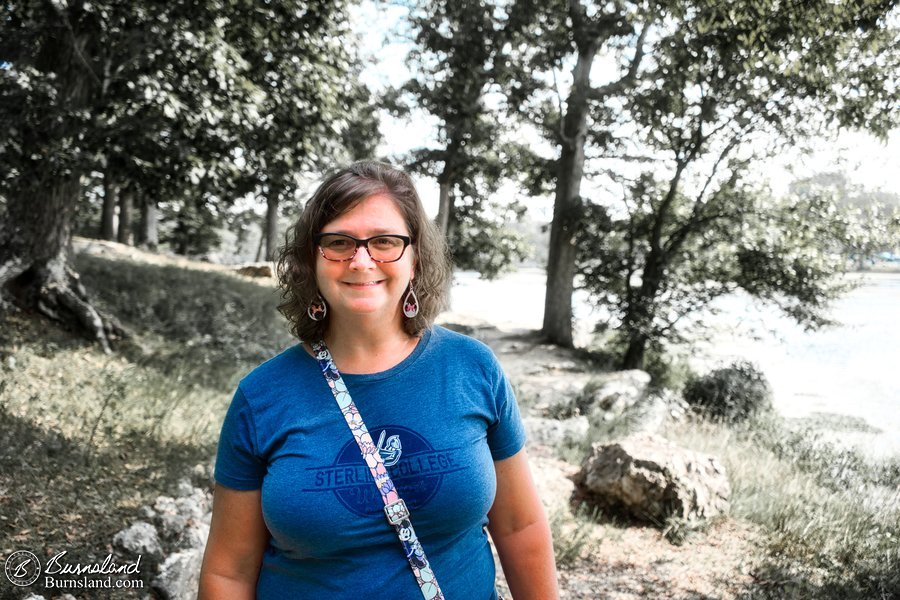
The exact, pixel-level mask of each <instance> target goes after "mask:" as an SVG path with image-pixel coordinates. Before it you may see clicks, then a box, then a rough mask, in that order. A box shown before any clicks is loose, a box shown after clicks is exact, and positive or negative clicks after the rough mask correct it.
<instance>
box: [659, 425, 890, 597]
mask: <svg viewBox="0 0 900 600" xmlns="http://www.w3.org/2000/svg"><path fill="white" fill-rule="evenodd" d="M667 437H669V438H670V439H672V440H673V441H675V442H676V443H678V444H679V445H683V446H685V447H689V448H692V449H695V450H698V451H702V452H706V453H709V454H712V455H715V456H717V457H719V459H720V460H721V461H722V462H723V463H724V465H725V467H726V469H727V471H728V475H729V479H730V481H731V485H732V510H731V514H732V516H733V517H736V518H740V519H745V520H747V521H750V522H752V523H756V524H758V525H760V526H762V528H763V530H764V531H765V532H766V535H767V548H765V552H764V556H763V561H762V563H761V566H760V568H759V569H758V571H757V573H756V577H757V581H758V586H757V588H756V589H755V590H753V593H752V597H755V598H798V599H799V598H822V599H832V598H833V599H835V600H838V599H841V600H847V599H860V600H862V599H864V598H865V599H870V598H897V597H900V477H898V470H897V468H898V465H897V461H896V460H894V461H891V462H887V463H883V464H875V463H870V462H867V461H865V460H863V459H861V458H860V457H859V456H858V455H856V454H854V453H853V452H851V451H849V450H837V449H834V448H833V447H831V446H828V445H825V444H822V443H821V442H820V440H819V439H818V437H817V436H816V435H815V434H813V433H811V432H803V431H801V432H796V431H794V432H792V431H788V430H786V429H785V428H784V426H783V424H782V423H781V422H780V421H779V420H778V419H776V418H773V417H768V418H763V419H760V420H757V421H755V422H753V423H751V424H749V425H747V426H745V427H743V428H735V427H732V428H729V427H726V426H724V425H716V424H709V423H703V422H692V423H688V424H683V425H680V426H677V427H675V428H673V429H671V430H670V431H668V432H667Z"/></svg>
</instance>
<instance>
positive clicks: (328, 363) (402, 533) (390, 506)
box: [312, 340, 444, 600]
mask: <svg viewBox="0 0 900 600" xmlns="http://www.w3.org/2000/svg"><path fill="white" fill-rule="evenodd" d="M312 348H313V351H314V352H315V353H316V360H317V361H318V362H319V367H320V368H321V369H322V374H323V375H324V376H325V381H327V382H328V387H329V388H330V389H331V393H332V394H334V399H335V400H336V401H337V404H338V407H339V408H340V409H341V413H342V414H343V415H344V420H345V421H346V422H347V425H348V426H349V427H350V432H351V433H352V434H353V438H354V439H355V440H356V444H357V445H358V446H359V451H360V453H362V458H363V460H364V461H365V463H366V466H367V467H368V468H369V473H371V474H372V479H374V480H375V486H376V487H377V488H378V492H379V493H380V494H381V499H382V500H383V501H384V513H385V515H386V516H387V520H388V522H389V523H390V524H391V525H392V526H393V527H394V530H395V531H396V532H397V537H398V538H400V543H401V544H402V545H403V551H404V553H405V554H406V559H407V560H408V561H409V566H410V568H411V569H412V572H413V575H414V576H415V578H416V582H417V583H418V584H419V590H420V591H421V592H422V596H423V597H424V598H425V600H444V594H442V593H441V588H440V586H439V585H438V582H437V578H436V577H435V576H434V572H433V571H432V570H431V565H430V564H429V563H428V558H426V557H425V550H423V549H422V544H421V543H420V542H419V538H418V537H416V532H415V530H414V529H413V526H412V523H410V521H409V510H408V509H407V508H406V503H405V502H403V500H402V499H401V498H400V495H399V494H398V493H397V488H395V487H394V482H393V481H391V476H390V475H389V474H388V471H387V467H385V466H384V461H383V460H382V458H381V454H379V452H378V448H377V447H376V446H375V442H373V441H372V436H371V435H369V430H368V429H366V424H365V423H364V422H363V420H362V416H360V414H359V410H358V409H357V408H356V405H355V404H354V403H353V399H352V398H351V397H350V392H348V391H347V386H346V385H345V384H344V380H343V379H342V378H341V374H340V372H339V371H338V370H337V367H336V366H334V361H333V360H332V358H331V353H330V352H329V351H328V348H326V347H325V342H324V341H321V340H320V341H318V342H314V343H313V344H312Z"/></svg>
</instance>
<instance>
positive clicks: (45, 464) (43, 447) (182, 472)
mask: <svg viewBox="0 0 900 600" xmlns="http://www.w3.org/2000/svg"><path fill="white" fill-rule="evenodd" d="M213 452H214V448H212V447H202V446H190V445H183V444H173V443H169V444H160V443H158V442H156V441H155V440H153V439H150V438H148V437H146V436H144V435H142V434H139V433H130V434H126V435H124V436H122V437H121V438H120V439H119V440H117V441H116V443H115V445H113V446H109V447H107V448H104V449H102V450H98V449H96V448H89V447H87V446H86V445H85V444H84V443H82V442H78V441H73V440H71V439H68V438H66V437H65V436H63V435H61V434H59V433H57V432H54V431H49V430H46V429H43V428H41V427H38V426H36V425H34V424H33V423H32V422H31V421H29V420H27V419H23V418H21V417H17V416H14V415H11V414H10V413H9V412H8V410H7V409H6V407H5V406H0V516H2V519H0V556H2V559H3V560H5V559H6V557H7V556H9V555H10V553H12V552H13V551H16V550H29V551H31V552H33V553H34V554H36V555H37V556H38V558H39V559H40V560H41V561H44V560H46V559H47V558H49V557H51V556H53V555H55V554H57V553H59V552H61V551H63V550H65V551H67V553H68V554H67V556H66V559H67V561H68V562H70V563H73V562H88V563H93V562H102V560H103V559H104V557H105V556H106V555H107V554H108V553H110V552H111V551H112V548H111V543H112V538H113V536H114V535H115V534H116V533H117V532H118V531H120V530H121V529H124V528H125V527H127V526H129V525H130V524H131V523H132V522H133V521H134V520H135V519H136V516H135V515H136V514H137V509H138V508H139V507H140V506H142V505H144V504H152V503H153V501H154V500H155V498H156V497H157V496H159V495H160V494H166V493H173V492H174V488H175V486H176V484H177V482H178V480H179V479H182V478H184V477H185V476H186V475H187V474H189V473H190V472H191V467H193V466H194V465H196V464H198V463H199V464H203V465H207V464H208V463H209V461H210V459H211V457H212V455H213ZM193 483H194V485H200V486H202V485H208V482H203V481H194V482H193ZM145 558H146V557H145ZM152 567H153V565H151V564H149V563H145V562H143V561H142V563H141V575H142V576H143V577H147V578H149V577H152V573H153V570H152ZM149 591H150V590H149V584H148V583H145V587H144V589H143V590H134V591H123V590H115V591H110V592H102V593H101V591H99V590H92V591H91V594H92V595H91V597H97V598H137V597H145V596H146V594H147V593H148V592H149ZM29 592H34V593H38V594H40V593H45V595H46V596H47V597H53V596H56V595H57V593H58V591H57V590H46V591H44V589H43V584H42V580H41V579H39V580H38V582H36V583H35V584H33V585H32V586H30V587H25V588H13V587H12V586H11V585H9V586H8V585H3V586H0V599H7V598H10V599H12V598H20V597H23V596H25V595H27V594H28V593H29ZM107 593H108V594H109V595H104V594H107Z"/></svg>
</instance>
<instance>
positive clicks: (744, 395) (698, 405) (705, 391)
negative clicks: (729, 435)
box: [684, 361, 772, 423]
mask: <svg viewBox="0 0 900 600" xmlns="http://www.w3.org/2000/svg"><path fill="white" fill-rule="evenodd" d="M684 399H685V401H686V402H687V403H688V404H689V405H691V406H692V407H694V409H696V410H697V411H698V412H700V413H701V414H702V415H703V416H705V417H707V418H709V419H712V420H714V421H722V422H725V423H740V422H743V421H746V420H748V419H750V418H751V417H753V416H755V415H757V414H760V413H763V412H768V411H769V410H771V408H772V389H771V387H770V386H769V382H768V380H767V379H766V376H765V375H764V374H763V372H762V371H760V370H759V369H758V368H757V367H756V365H754V364H753V363H750V362H746V361H738V362H734V363H732V364H731V365H729V366H727V367H724V368H721V369H715V370H713V371H711V372H709V373H707V374H706V375H702V376H699V377H692V378H691V379H690V380H689V381H688V382H687V384H686V385H685V387H684Z"/></svg>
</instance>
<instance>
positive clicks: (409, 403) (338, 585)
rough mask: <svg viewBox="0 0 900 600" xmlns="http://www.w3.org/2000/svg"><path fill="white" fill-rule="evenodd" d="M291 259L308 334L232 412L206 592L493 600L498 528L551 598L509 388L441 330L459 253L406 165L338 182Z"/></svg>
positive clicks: (284, 254)
mask: <svg viewBox="0 0 900 600" xmlns="http://www.w3.org/2000/svg"><path fill="white" fill-rule="evenodd" d="M278 271H279V279H280V284H281V287H282V290H283V298H284V302H283V303H282V304H281V306H280V307H279V308H280V309H281V311H282V313H283V314H284V315H285V316H286V317H287V318H288V320H289V321H290V323H291V327H292V330H293V332H294V333H295V335H296V336H297V337H298V338H299V340H300V343H298V344H297V345H295V346H293V347H291V348H289V349H288V350H286V351H284V352H282V353H281V354H279V355H278V356H276V357H275V358H273V359H271V360H269V361H267V362H266V363H264V364H262V365H260V366H259V367H257V368H256V369H254V370H253V371H252V372H251V373H250V374H249V375H247V376H246V377H245V378H244V379H242V380H241V382H240V384H239V386H238V389H237V391H236V392H235V395H234V400H233V401H232V403H231V406H230V407H229V409H228V413H227V415H226V417H225V422H224V423H223V426H222V434H221V437H220V440H219V450H218V456H217V460H216V471H215V478H216V491H215V497H214V503H213V517H212V523H211V526H210V534H209V541H208V544H207V549H206V554H205V556H204V560H203V568H202V571H201V576H200V598H201V599H203V600H205V599H208V598H260V599H267V598H286V597H287V598H374V597H385V598H395V599H401V600H403V599H406V600H412V599H413V598H423V597H424V598H426V599H434V600H438V599H442V598H444V597H445V595H446V597H449V598H471V599H473V600H493V599H495V598H497V593H496V590H495V589H494V580H495V571H494V560H493V557H492V554H491V548H490V543H489V541H488V536H487V532H488V531H490V534H491V539H492V540H493V542H494V544H495V545H496V547H497V552H498V554H499V556H500V560H501V563H502V565H503V570H504V573H505V575H506V580H507V582H508V584H509V587H510V591H511V592H512V593H513V595H514V596H515V598H517V599H526V600H527V599H529V598H533V599H541V600H548V599H549V600H552V599H553V598H556V597H557V596H558V593H557V588H556V571H555V567H554V563H553V550H552V544H551V540H550V529H549V526H548V524H547V519H546V516H545V515H544V511H543V507H542V505H541V502H540V500H539V499H538V497H537V493H536V491H535V487H534V483H533V481H532V478H531V473H530V471H529V467H528V462H527V458H526V455H525V451H524V450H523V446H524V443H525V434H524V427H523V425H522V419H521V417H520V415H519V409H518V406H517V404H516V400H515V397H514V395H513V392H512V389H511V387H510V385H509V382H508V381H507V379H506V376H505V374H504V373H503V371H502V370H501V368H500V366H499V363H498V362H497V359H496V357H495V356H494V355H493V353H492V352H491V351H490V349H489V348H488V347H487V346H485V345H484V344H482V343H480V342H478V341H476V340H473V339H471V338H468V337H465V336H463V335H460V334H458V333H454V332H451V331H449V330H447V329H444V328H442V327H439V326H435V325H433V321H434V318H435V316H437V314H438V312H439V311H440V310H441V308H442V307H443V306H444V304H445V300H446V297H447V293H448V284H449V278H450V267H449V264H448V260H447V252H446V248H445V246H444V242H443V240H442V239H441V237H440V236H439V235H438V234H437V233H436V230H435V228H434V226H433V225H432V223H431V222H430V220H429V219H428V218H427V216H426V215H425V212H424V210H423V209H422V204H421V202H420V200H419V196H418V194H417V192H416V190H415V187H414V186H413V183H412V181H411V179H410V178H409V176H408V175H407V174H406V173H404V172H403V171H401V170H399V169H396V168H393V167H391V166H389V165H385V164H381V163H375V162H363V163H356V164H353V165H351V166H350V167H348V168H346V169H343V170H341V171H338V172H337V173H335V174H334V175H332V176H331V177H329V178H328V179H326V181H325V182H324V183H323V184H322V185H321V186H320V187H319V189H318V190H316V192H315V193H314V194H313V197H312V198H311V199H310V201H309V202H308V203H307V205H306V207H305V209H304V211H303V214H302V215H301V216H300V219H299V220H298V222H297V223H296V224H295V225H294V226H293V228H292V229H291V230H290V232H289V235H288V238H287V243H286V245H285V247H284V248H283V249H282V251H281V257H280V260H279V270H278ZM338 369H340V370H338ZM342 373H343V374H342ZM351 395H352V397H351ZM335 404H336V405H335ZM363 415H365V423H364V420H363ZM348 429H349V431H348ZM375 439H377V440H378V443H377V444H376V443H375ZM385 517H387V521H388V522H387V523H385V521H384V519H385ZM413 521H414V522H415V526H416V527H415V529H413V526H412V523H413ZM398 538H399V539H398ZM426 551H427V555H426Z"/></svg>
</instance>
